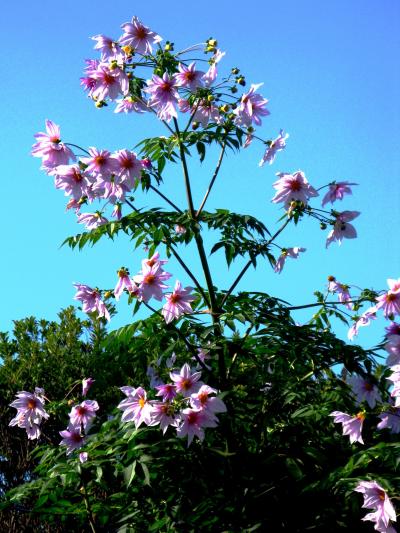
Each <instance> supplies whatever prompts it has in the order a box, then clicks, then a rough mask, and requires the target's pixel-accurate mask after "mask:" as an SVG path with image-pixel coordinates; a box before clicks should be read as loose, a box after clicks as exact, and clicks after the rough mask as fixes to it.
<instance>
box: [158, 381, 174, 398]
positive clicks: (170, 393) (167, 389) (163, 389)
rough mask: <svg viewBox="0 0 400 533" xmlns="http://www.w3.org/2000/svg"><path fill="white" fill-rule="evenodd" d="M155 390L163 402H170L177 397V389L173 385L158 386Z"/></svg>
mask: <svg viewBox="0 0 400 533" xmlns="http://www.w3.org/2000/svg"><path fill="white" fill-rule="evenodd" d="M155 388H156V389H157V391H158V392H157V393H156V396H161V397H162V401H163V402H170V401H172V400H173V399H174V398H175V396H176V388H175V385H173V384H172V383H166V384H162V385H157V386H156V387H155Z"/></svg>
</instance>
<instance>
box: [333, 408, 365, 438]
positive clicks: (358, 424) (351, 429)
mask: <svg viewBox="0 0 400 533" xmlns="http://www.w3.org/2000/svg"><path fill="white" fill-rule="evenodd" d="M329 416H333V417H334V419H333V421H334V422H335V423H336V424H338V423H341V424H342V427H343V435H348V436H349V437H350V443H351V444H352V443H353V442H360V443H361V444H364V441H363V439H362V436H361V432H362V427H363V423H364V420H365V415H364V414H363V413H358V414H357V415H356V416H351V415H348V414H346V413H342V412H341V411H333V412H332V413H331V414H330V415H329Z"/></svg>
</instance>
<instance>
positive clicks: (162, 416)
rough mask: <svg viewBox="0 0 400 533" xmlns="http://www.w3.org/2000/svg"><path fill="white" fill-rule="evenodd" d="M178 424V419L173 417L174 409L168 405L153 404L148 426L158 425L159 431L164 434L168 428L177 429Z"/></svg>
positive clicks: (161, 403)
mask: <svg viewBox="0 0 400 533" xmlns="http://www.w3.org/2000/svg"><path fill="white" fill-rule="evenodd" d="M179 423H180V417H179V416H176V415H175V409H174V407H172V405H171V404H169V403H163V402H153V405H152V411H151V423H150V424H149V425H150V426H157V425H158V424H160V429H161V431H162V432H163V433H165V432H166V431H167V429H168V426H172V427H177V426H178V425H179Z"/></svg>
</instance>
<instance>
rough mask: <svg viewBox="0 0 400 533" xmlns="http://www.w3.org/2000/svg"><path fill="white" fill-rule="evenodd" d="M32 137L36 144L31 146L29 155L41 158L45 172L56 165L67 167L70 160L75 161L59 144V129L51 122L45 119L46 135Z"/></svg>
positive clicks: (65, 147)
mask: <svg viewBox="0 0 400 533" xmlns="http://www.w3.org/2000/svg"><path fill="white" fill-rule="evenodd" d="M34 137H35V138H36V140H37V141H38V142H37V143H35V144H34V145H33V146H32V152H31V154H32V155H33V156H34V157H41V158H42V164H43V168H44V169H45V170H46V171H49V170H51V169H52V168H54V167H57V166H58V165H67V164H68V163H69V161H70V159H71V160H73V161H74V160H75V155H74V154H73V152H72V150H71V149H70V148H68V146H66V145H65V144H64V143H62V142H61V138H60V127H59V126H57V125H56V124H54V122H52V121H51V120H48V119H46V133H42V132H40V133H36V134H35V135H34Z"/></svg>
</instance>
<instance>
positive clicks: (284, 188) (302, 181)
mask: <svg viewBox="0 0 400 533" xmlns="http://www.w3.org/2000/svg"><path fill="white" fill-rule="evenodd" d="M277 176H278V177H279V179H278V180H277V181H276V182H275V183H274V184H273V186H274V188H275V189H276V191H277V192H276V194H275V196H274V197H273V198H272V202H274V203H275V204H276V203H279V202H284V205H285V208H288V207H289V206H290V203H291V202H292V201H293V200H299V201H301V202H303V203H304V204H307V202H308V200H309V198H312V197H314V196H318V192H317V191H316V190H315V189H314V187H312V186H311V185H310V184H309V183H308V181H307V178H306V177H305V175H304V172H302V171H301V170H298V171H297V172H295V173H294V174H287V173H285V172H278V173H277Z"/></svg>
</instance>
